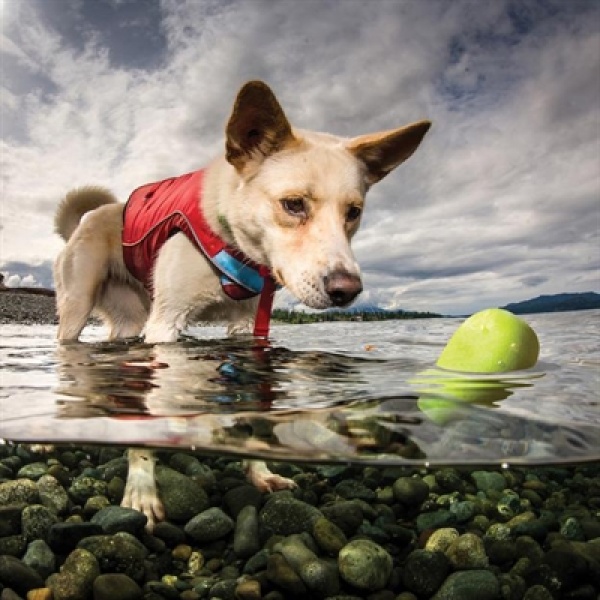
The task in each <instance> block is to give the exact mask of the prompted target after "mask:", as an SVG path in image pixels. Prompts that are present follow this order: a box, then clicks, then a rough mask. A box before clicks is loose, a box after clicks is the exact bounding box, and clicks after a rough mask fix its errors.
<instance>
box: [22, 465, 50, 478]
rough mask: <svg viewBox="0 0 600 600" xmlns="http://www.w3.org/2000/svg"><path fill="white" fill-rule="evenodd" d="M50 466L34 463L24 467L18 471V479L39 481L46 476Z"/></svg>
mask: <svg viewBox="0 0 600 600" xmlns="http://www.w3.org/2000/svg"><path fill="white" fill-rule="evenodd" d="M47 471H48V465H47V464H46V463H44V462H32V463H29V464H27V465H24V466H22V467H21V468H20V469H19V470H18V471H17V479H32V480H33V481H37V480H38V479H39V478H40V477H42V476H43V475H45V474H46V472H47Z"/></svg>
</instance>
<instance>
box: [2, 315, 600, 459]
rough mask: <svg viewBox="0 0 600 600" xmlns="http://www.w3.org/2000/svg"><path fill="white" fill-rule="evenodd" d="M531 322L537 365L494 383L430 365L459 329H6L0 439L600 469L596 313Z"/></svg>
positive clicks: (397, 325) (425, 323)
mask: <svg viewBox="0 0 600 600" xmlns="http://www.w3.org/2000/svg"><path fill="white" fill-rule="evenodd" d="M525 319H526V320H527V321H528V322H529V323H530V324H531V325H532V326H533V328H534V329H535V330H536V332H537V333H538V335H539V337H540V342H541V348H542V350H541V355H540V361H539V363H538V365H536V367H535V368H534V369H530V370H527V371H520V372H518V373H504V374H502V375H493V376H481V375H479V376H474V375H470V374H466V373H463V374H460V373H455V374H448V373H445V372H443V371H441V370H435V369H434V366H435V361H436V359H437V357H438V355H439V354H440V352H441V350H442V348H443V347H444V345H445V343H446V342H447V340H448V339H449V338H450V336H451V334H452V333H453V332H454V330H455V329H456V327H458V325H459V323H460V320H458V319H427V320H414V321H382V322H375V323H354V322H352V323H326V324H325V323H323V324H314V325H300V326H298V325H276V326H274V327H273V330H272V336H273V339H272V344H271V346H270V347H268V348H263V347H257V346H256V345H255V344H254V342H253V341H252V340H250V339H239V340H224V339H221V338H222V336H223V335H224V329H223V328H216V327H196V328H193V329H190V330H189V331H188V334H189V335H188V336H186V337H185V338H184V339H183V340H182V341H180V342H178V343H176V344H166V345H159V346H151V345H145V344H143V343H140V342H139V341H137V340H131V341H128V342H118V343H107V342H103V341H102V336H103V335H104V330H103V329H102V328H90V329H88V330H86V332H85V333H84V338H83V340H84V342H83V343H77V344H71V345H68V346H63V347H59V346H58V345H57V344H56V342H55V340H54V336H55V333H56V328H55V327H54V326H21V325H3V326H0V333H1V342H0V363H1V364H2V375H1V379H0V418H1V419H0V438H3V439H4V440H8V441H19V442H53V443H78V444H81V443H86V444H87V443H102V444H122V445H133V444H135V445H148V446H153V447H171V448H176V447H186V448H187V447H193V448H195V449H199V450H203V451H206V452H217V453H220V454H233V455H242V456H264V457H267V458H272V459H285V460H290V461H319V462H346V463H347V462H351V463H360V464H428V465H443V464H453V465H459V464H543V463H559V462H582V461H588V460H598V459H599V458H600V410H599V408H598V397H599V390H600V336H599V334H600V311H582V312H576V313H555V314H544V315H535V316H528V317H525ZM449 375H450V376H451V377H452V380H451V383H450V384H449V383H448V380H447V377H448V376H449ZM466 397H468V398H470V399H471V400H474V401H470V402H465V401H464V398H466Z"/></svg>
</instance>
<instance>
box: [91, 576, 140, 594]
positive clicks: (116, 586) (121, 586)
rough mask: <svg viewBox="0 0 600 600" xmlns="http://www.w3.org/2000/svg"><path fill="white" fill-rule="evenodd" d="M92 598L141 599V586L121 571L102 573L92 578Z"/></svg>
mask: <svg viewBox="0 0 600 600" xmlns="http://www.w3.org/2000/svg"><path fill="white" fill-rule="evenodd" d="M93 593H94V600H141V599H142V598H143V596H144V594H143V592H142V588H140V586H139V585H138V584H137V583H136V582H135V581H134V580H133V579H131V577H127V575H124V574H123V573H104V574H103V575H99V576H98V577H96V579H95V580H94V584H93Z"/></svg>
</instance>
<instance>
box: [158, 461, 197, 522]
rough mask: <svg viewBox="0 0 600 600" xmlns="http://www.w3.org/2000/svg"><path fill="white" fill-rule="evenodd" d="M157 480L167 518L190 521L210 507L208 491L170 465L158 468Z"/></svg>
mask: <svg viewBox="0 0 600 600" xmlns="http://www.w3.org/2000/svg"><path fill="white" fill-rule="evenodd" d="M156 481H157V484H158V488H159V490H160V497H161V500H162V502H163V505H164V507H165V514H166V517H167V519H169V520H171V521H177V522H185V521H189V520H190V519H191V518H192V517H194V516H195V515H197V514H198V513H201V512H202V511H204V510H206V509H207V508H208V507H209V501H208V496H207V495H206V492H205V491H204V490H203V489H202V487H200V485H199V484H198V483H196V482H195V481H194V480H192V479H190V478H189V477H186V476H185V475H182V474H181V473H179V472H177V471H175V470H174V469H170V468H168V467H163V466H159V467H157V468H156Z"/></svg>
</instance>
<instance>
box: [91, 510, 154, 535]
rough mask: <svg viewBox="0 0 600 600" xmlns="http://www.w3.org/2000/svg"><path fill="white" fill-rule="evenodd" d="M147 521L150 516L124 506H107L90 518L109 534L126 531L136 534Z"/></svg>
mask: <svg viewBox="0 0 600 600" xmlns="http://www.w3.org/2000/svg"><path fill="white" fill-rule="evenodd" d="M147 522H148V517H146V515H144V514H143V513H141V512H139V511H137V510H134V509H132V508H124V507H122V506H107V507H105V508H103V509H101V510H99V511H98V512H97V513H96V514H95V515H94V516H93V517H92V518H91V519H90V523H95V524H97V525H99V526H100V527H101V528H102V531H103V532H104V533H108V534H111V533H118V532H119V531H125V532H127V533H131V534H133V535H136V534H138V533H141V532H142V530H143V529H144V527H145V525H146V523H147Z"/></svg>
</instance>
